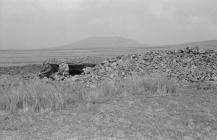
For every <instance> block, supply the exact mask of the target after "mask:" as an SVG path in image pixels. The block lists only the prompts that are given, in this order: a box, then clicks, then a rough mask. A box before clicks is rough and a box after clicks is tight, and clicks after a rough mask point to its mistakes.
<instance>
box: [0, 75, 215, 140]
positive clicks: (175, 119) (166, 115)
mask: <svg viewBox="0 0 217 140" xmlns="http://www.w3.org/2000/svg"><path fill="white" fill-rule="evenodd" d="M11 82H12V83H14V84H12V85H11V86H8V87H1V90H0V91H1V92H0V109H1V113H0V137H1V139H17V140H18V139H19V140H22V139H23V140H27V139H35V140H36V139H42V140H44V139H52V140H62V139H68V140H71V139H72V140H74V139H75V140H77V139H81V140H83V139H88V140H89V139H92V140H95V139H99V140H102V139H103V140H104V139H115V140H116V139H122V140H125V139H129V140H134V139H138V140H140V139H144V140H165V139H168V140H216V139H217V102H216V100H217V94H216V90H210V91H203V90H190V89H184V88H180V87H179V86H178V85H176V84H175V82H174V81H173V80H167V79H165V78H163V77H159V76H156V75H154V76H145V77H139V76H137V75H134V76H130V77H128V78H127V79H126V80H120V81H113V80H111V81H106V82H105V83H103V84H102V85H101V86H97V87H86V85H85V84H82V83H69V82H47V81H46V80H42V81H41V80H39V79H33V80H31V81H28V82H21V81H19V80H15V79H14V80H13V79H11Z"/></svg>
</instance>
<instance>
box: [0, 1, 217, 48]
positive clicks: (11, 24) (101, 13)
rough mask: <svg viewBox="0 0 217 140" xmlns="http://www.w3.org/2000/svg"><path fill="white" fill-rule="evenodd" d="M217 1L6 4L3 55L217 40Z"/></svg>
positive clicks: (0, 40) (1, 7) (0, 26)
mask: <svg viewBox="0 0 217 140" xmlns="http://www.w3.org/2000/svg"><path fill="white" fill-rule="evenodd" d="M216 7H217V0H0V49H38V48H48V47H56V46H61V45H64V44H70V43H72V42H75V41H77V40H80V39H84V38H87V37H92V36H122V37H126V38H131V39H135V40H137V41H139V42H141V43H144V44H148V45H163V44H177V43H184V42H192V41H201V40H213V39H217V8H216Z"/></svg>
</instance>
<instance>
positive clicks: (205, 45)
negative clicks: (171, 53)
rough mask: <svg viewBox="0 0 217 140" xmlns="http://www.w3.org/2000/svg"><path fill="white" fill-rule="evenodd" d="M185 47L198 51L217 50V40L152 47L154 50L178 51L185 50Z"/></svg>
mask: <svg viewBox="0 0 217 140" xmlns="http://www.w3.org/2000/svg"><path fill="white" fill-rule="evenodd" d="M187 46H189V47H194V46H198V47H199V48H200V49H217V40H206V41H199V42H190V43H183V44H174V45H162V46H154V48H164V49H179V48H185V47H187Z"/></svg>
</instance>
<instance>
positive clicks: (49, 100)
mask: <svg viewBox="0 0 217 140" xmlns="http://www.w3.org/2000/svg"><path fill="white" fill-rule="evenodd" d="M174 93H176V86H175V85H174V83H173V81H170V80H166V79H164V78H153V77H141V76H137V75H134V76H130V77H127V78H126V79H125V80H111V81H106V82H104V83H102V85H100V86H98V87H94V88H93V87H92V88H90V87H89V88H88V87H86V85H85V84H83V83H65V84H64V83H52V84H51V83H45V82H43V81H41V80H38V79H34V80H31V81H30V82H29V83H26V84H23V85H20V86H18V87H11V88H9V89H8V90H7V91H4V93H1V94H0V109H1V110H9V111H11V112H17V111H18V110H24V111H33V112H40V111H42V110H56V109H64V108H66V107H70V106H71V105H73V104H76V103H87V104H92V103H100V102H105V101H107V100H110V99H111V98H113V97H116V96H129V95H130V96H134V95H145V96H165V95H171V94H174Z"/></svg>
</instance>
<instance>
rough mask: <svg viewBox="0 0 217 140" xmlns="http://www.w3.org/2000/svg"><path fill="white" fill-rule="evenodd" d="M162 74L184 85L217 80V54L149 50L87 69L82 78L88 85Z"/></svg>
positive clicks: (184, 50) (109, 60) (197, 49)
mask: <svg viewBox="0 0 217 140" xmlns="http://www.w3.org/2000/svg"><path fill="white" fill-rule="evenodd" d="M134 73H136V74H137V75H138V74H139V75H146V74H151V73H160V74H162V75H165V76H167V77H169V78H171V77H173V78H176V79H177V80H178V81H182V82H190V83H192V82H205V81H217V51H215V50H201V51H200V50H199V48H198V47H193V48H190V47H187V48H185V49H180V50H169V51H147V52H145V53H143V54H133V55H126V56H118V57H115V58H110V59H107V60H105V61H104V62H102V63H100V64H98V65H96V66H95V67H93V68H90V67H87V68H85V69H84V73H83V75H82V76H80V77H79V78H78V79H79V80H82V81H84V82H87V83H96V82H101V81H103V80H105V79H116V78H125V77H127V76H128V75H133V74H134Z"/></svg>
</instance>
